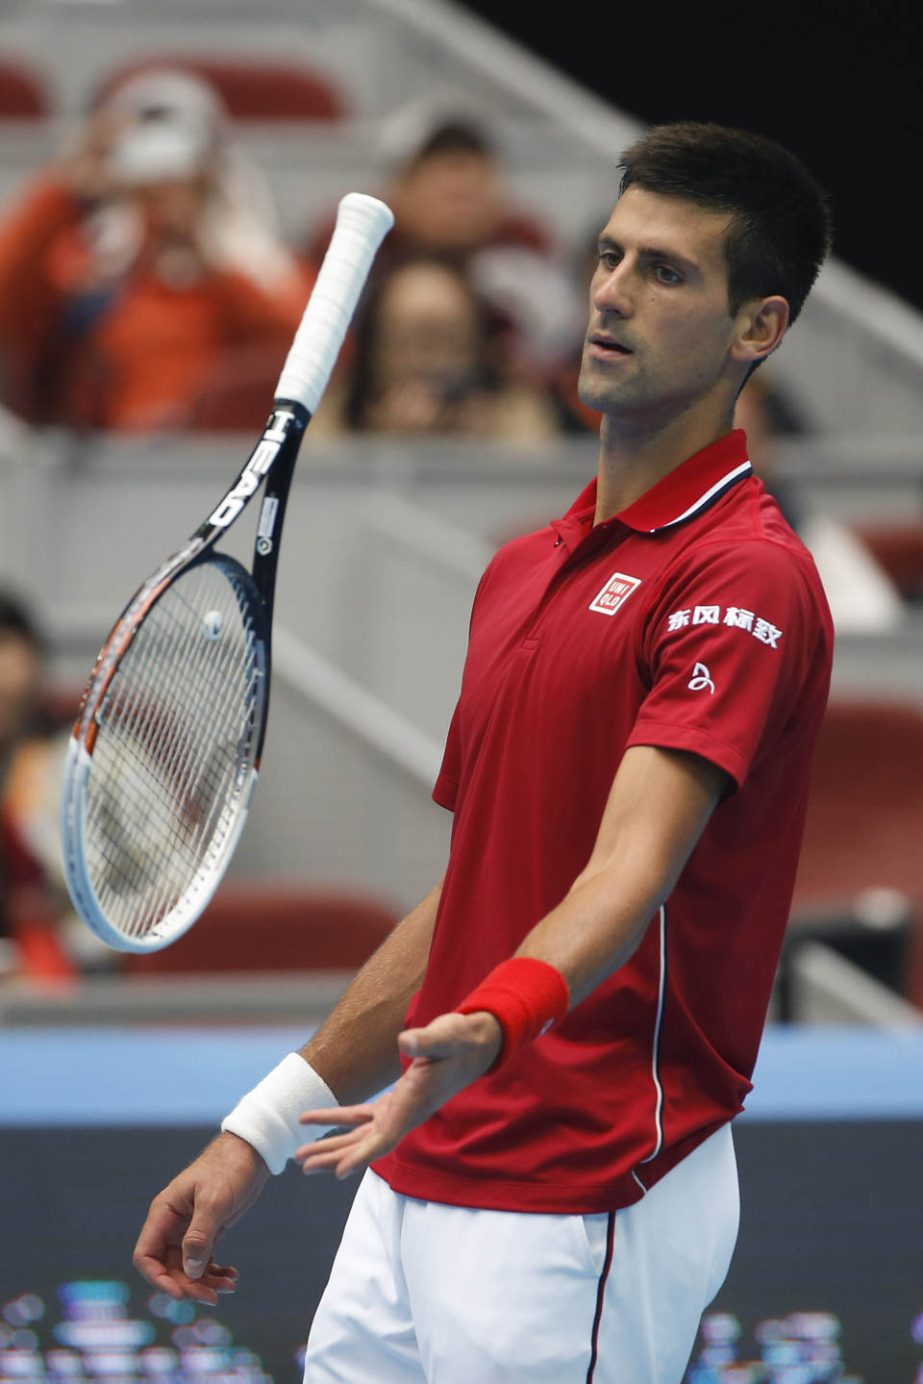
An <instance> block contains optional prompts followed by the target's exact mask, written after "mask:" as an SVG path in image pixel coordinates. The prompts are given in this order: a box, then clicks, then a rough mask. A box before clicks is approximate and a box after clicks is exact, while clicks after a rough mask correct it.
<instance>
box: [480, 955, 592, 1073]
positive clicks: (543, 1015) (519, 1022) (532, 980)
mask: <svg viewBox="0 0 923 1384" xmlns="http://www.w3.org/2000/svg"><path fill="white" fill-rule="evenodd" d="M569 1005H570V991H569V990H568V988H567V981H566V980H565V979H564V977H563V976H562V975H561V972H560V971H558V970H556V969H555V967H554V966H550V965H549V964H548V962H547V961H539V960H538V958H537V957H534V956H513V957H511V958H510V960H509V961H501V962H500V965H499V966H495V967H494V969H493V970H492V971H491V972H490V973H489V975H486V976H485V977H484V979H483V980H482V981H481V983H480V985H478V986H476V987H475V989H473V990H472V991H471V992H470V994H468V995H466V996H465V998H464V999H463V1000H462V1002H461V1004H457V1005H456V1006H455V1011H456V1013H457V1014H473V1013H475V1011H477V1010H486V1011H487V1013H488V1014H493V1016H494V1018H495V1019H496V1020H497V1022H498V1023H499V1025H500V1027H501V1028H502V1029H503V1046H502V1047H501V1049H500V1052H499V1054H498V1056H497V1060H496V1061H495V1062H494V1064H493V1066H492V1067H490V1068H489V1070H490V1071H492V1072H494V1071H496V1070H497V1068H498V1067H499V1066H501V1065H502V1064H503V1063H505V1062H507V1061H508V1060H509V1058H510V1057H512V1055H513V1053H515V1052H518V1051H519V1049H520V1048H521V1047H522V1046H523V1045H524V1044H525V1043H531V1042H532V1040H533V1038H540V1037H541V1035H542V1034H543V1033H547V1032H548V1030H549V1029H550V1028H553V1027H554V1025H555V1024H559V1023H560V1022H561V1020H562V1019H563V1018H564V1016H565V1015H566V1013H567V1010H568V1007H569Z"/></svg>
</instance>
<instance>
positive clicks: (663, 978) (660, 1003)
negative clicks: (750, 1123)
mask: <svg viewBox="0 0 923 1384" xmlns="http://www.w3.org/2000/svg"><path fill="white" fill-rule="evenodd" d="M659 931H660V983H659V985H658V987H657V1018H656V1020H655V1021H654V1044H653V1052H652V1054H651V1076H652V1077H653V1080H654V1090H655V1091H656V1092H657V1100H656V1103H655V1105H654V1128H655V1130H656V1142H655V1144H654V1151H653V1153H649V1154H648V1156H647V1158H642V1159H641V1162H642V1164H644V1163H650V1162H652V1161H653V1160H654V1159H655V1158H656V1157H657V1155H658V1153H659V1152H660V1150H661V1149H662V1148H663V1086H662V1085H661V1084H660V1030H661V1028H662V1026H663V1009H664V1002H665V1000H666V993H667V908H666V904H661V906H660V922H659ZM635 1180H636V1181H638V1182H640V1178H636V1179H635ZM641 1185H642V1186H643V1185H644V1184H643V1183H641Z"/></svg>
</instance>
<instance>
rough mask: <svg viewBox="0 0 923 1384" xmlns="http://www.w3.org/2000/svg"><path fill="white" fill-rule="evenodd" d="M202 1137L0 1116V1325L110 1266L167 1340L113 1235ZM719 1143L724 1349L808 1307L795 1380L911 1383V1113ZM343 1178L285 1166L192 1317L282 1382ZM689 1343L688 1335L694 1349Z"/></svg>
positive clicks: (43, 1334)
mask: <svg viewBox="0 0 923 1384" xmlns="http://www.w3.org/2000/svg"><path fill="white" fill-rule="evenodd" d="M209 1136H210V1131H209V1130H206V1129H201V1130H194V1129H169V1128H164V1127H157V1128H152V1129H139V1128H131V1129H113V1128H105V1129H93V1128H76V1129H44V1128H38V1127H37V1128H31V1129H5V1130H4V1131H3V1140H2V1147H0V1328H2V1325H3V1315H4V1304H7V1303H9V1301H10V1299H13V1298H15V1297H16V1296H17V1295H18V1294H20V1293H33V1294H38V1295H39V1296H40V1297H41V1298H42V1299H43V1301H44V1303H45V1304H46V1311H45V1315H44V1316H43V1317H42V1318H41V1319H40V1320H39V1321H37V1322H36V1323H35V1334H36V1336H37V1338H38V1345H39V1348H40V1349H41V1350H42V1351H48V1350H49V1349H51V1348H52V1347H53V1346H54V1345H55V1344H56V1333H55V1326H56V1323H57V1322H58V1319H59V1307H58V1303H57V1296H58V1289H59V1288H60V1285H62V1284H63V1283H66V1282H68V1281H73V1280H75V1279H78V1280H87V1279H91V1280H100V1279H103V1280H112V1279H115V1280H120V1281H121V1282H123V1283H124V1284H125V1285H126V1288H127V1289H128V1290H129V1292H130V1301H129V1304H128V1309H127V1315H128V1316H129V1317H132V1318H135V1319H139V1318H140V1319H141V1320H146V1321H149V1322H152V1323H153V1324H154V1325H156V1328H157V1333H158V1341H159V1343H160V1344H163V1345H168V1344H169V1343H170V1328H169V1327H168V1326H167V1325H166V1324H165V1323H164V1322H162V1321H158V1319H157V1318H155V1317H154V1316H152V1315H151V1312H150V1304H151V1298H152V1295H151V1290H150V1289H149V1288H146V1287H145V1285H144V1284H143V1282H142V1280H141V1279H140V1278H139V1277H138V1275H137V1274H135V1272H134V1271H133V1269H132V1268H131V1264H130V1255H131V1248H132V1245H133V1244H134V1240H135V1237H136V1235H137V1233H138V1228H139V1227H140V1225H141V1222H142V1220H143V1218H144V1213H145V1210H146V1206H147V1201H148V1197H149V1194H150V1190H151V1189H152V1188H154V1187H160V1186H163V1184H164V1183H165V1182H166V1180H167V1178H168V1177H169V1176H171V1175H172V1173H173V1172H174V1171H175V1170H176V1168H178V1167H180V1166H182V1165H183V1164H185V1163H186V1162H187V1161H188V1160H189V1159H190V1158H191V1157H192V1156H193V1155H194V1154H195V1153H196V1152H197V1151H198V1150H199V1149H200V1148H201V1147H202V1145H203V1143H204V1142H205V1141H206V1140H207V1139H208V1137H209ZM735 1142H736V1145H737V1156H738V1163H739V1167H740V1182H741V1199H742V1203H743V1210H742V1218H741V1229H740V1239H739V1242H738V1246H737V1251H736V1254H735V1256H734V1261H733V1264H732V1266H731V1271H730V1274H729V1277H728V1280H727V1283H726V1284H725V1286H724V1288H723V1289H722V1291H721V1293H720V1294H719V1296H718V1298H717V1299H716V1301H715V1303H714V1305H713V1307H712V1309H711V1310H712V1311H713V1312H727V1313H731V1314H733V1316H734V1317H736V1318H737V1319H738V1321H739V1323H740V1327H741V1332H742V1335H741V1341H740V1354H739V1357H738V1358H739V1359H740V1360H753V1359H759V1357H760V1353H761V1352H760V1348H759V1346H758V1345H757V1343H756V1338H757V1333H758V1328H759V1323H760V1322H765V1321H766V1319H767V1318H779V1317H787V1316H788V1315H789V1314H791V1313H814V1312H825V1313H833V1314H835V1316H836V1317H837V1318H838V1319H839V1321H840V1323H841V1335H840V1340H839V1342H838V1345H839V1349H840V1351H841V1352H842V1360H843V1364H844V1366H845V1371H844V1375H840V1374H837V1373H831V1372H830V1371H829V1370H828V1369H816V1370H813V1371H811V1372H809V1373H807V1374H805V1375H804V1378H805V1379H806V1380H816V1381H818V1382H819V1381H820V1380H822V1379H827V1380H829V1379H832V1378H844V1384H845V1380H846V1378H848V1379H849V1380H856V1381H858V1382H859V1384H912V1382H913V1380H915V1379H919V1378H921V1375H920V1374H919V1373H918V1371H919V1370H920V1369H921V1367H923V1203H921V1198H920V1167H921V1166H923V1120H906V1121H900V1120H874V1121H865V1122H849V1121H837V1122H821V1121H817V1122H815V1121H805V1122H801V1121H794V1122H791V1121H769V1122H767V1121H759V1120H750V1119H748V1118H747V1117H746V1116H744V1117H743V1118H742V1119H741V1120H740V1121H739V1122H738V1123H737V1126H736V1128H735ZM354 1190H355V1183H354V1182H351V1181H350V1182H346V1183H336V1182H333V1181H325V1180H323V1179H320V1178H311V1179H307V1180H305V1178H303V1177H302V1176H301V1174H300V1173H299V1172H298V1170H297V1169H296V1168H294V1167H293V1166H290V1167H289V1168H288V1170H287V1171H286V1172H285V1174H283V1176H281V1177H278V1178H273V1179H272V1180H271V1182H270V1184H269V1185H268V1186H267V1188H266V1190H265V1192H264V1194H263V1196H262V1198H261V1200H260V1204H259V1206H258V1207H256V1208H254V1210H253V1211H252V1212H251V1213H250V1214H249V1215H248V1216H246V1217H245V1218H244V1219H243V1220H242V1221H241V1223H240V1224H239V1225H237V1226H235V1227H234V1229H233V1230H232V1231H231V1232H230V1234H229V1235H228V1237H227V1240H226V1241H225V1242H224V1243H223V1245H222V1251H223V1257H224V1262H230V1263H234V1264H236V1265H237V1267H238V1268H239V1269H240V1274H241V1280H240V1289H239V1291H238V1293H237V1294H236V1295H235V1296H233V1297H229V1298H223V1299H222V1300H221V1305H220V1307H219V1308H218V1310H217V1312H212V1311H211V1310H210V1309H209V1310H206V1311H204V1312H203V1311H200V1312H199V1313H198V1314H197V1315H198V1317H199V1318H201V1319H205V1318H213V1319H214V1320H215V1321H217V1322H220V1323H222V1324H223V1325H224V1326H225V1328H226V1329H227V1331H228V1332H229V1333H230V1335H231V1337H232V1344H233V1345H234V1346H235V1347H246V1348H249V1349H250V1350H252V1351H254V1352H255V1353H256V1354H257V1355H258V1356H259V1358H260V1361H261V1362H262V1365H263V1367H264V1368H265V1370H266V1371H267V1373H268V1374H269V1375H271V1376H272V1378H273V1379H274V1380H275V1381H276V1384H298V1381H299V1379H300V1375H301V1371H300V1367H299V1365H298V1363H297V1362H296V1357H297V1354H298V1349H299V1346H300V1345H301V1344H302V1343H303V1342H304V1340H305V1337H306V1334H307V1327H308V1323H309V1322H310V1320H311V1317H312V1315H313V1312H314V1309H315V1307H316V1304H317V1302H318V1300H319V1297H320V1294H321V1291H322V1289H323V1285H324V1283H325V1281H326V1277H327V1273H328V1270H329V1267H330V1263H331V1260H332V1258H333V1254H334V1249H335V1246H336V1243H337V1240H338V1238H339V1233H340V1229H341V1226H342V1223H343V1221H344V1219H345V1217H346V1214H347V1210H348V1206H349V1203H350V1201H351V1198H352V1195H353V1193H354ZM914 1328H915V1329H914ZM701 1356H702V1346H701V1344H700V1345H699V1346H698V1347H697V1349H696V1351H695V1355H694V1359H695V1360H696V1361H699V1360H701ZM215 1368H216V1369H218V1370H220V1369H221V1368H222V1367H221V1365H220V1364H216V1366H215ZM123 1373H128V1371H124V1372H123ZM18 1377H21V1376H17V1375H16V1374H15V1372H12V1371H10V1372H7V1371H6V1370H5V1369H4V1365H3V1352H2V1350H0V1384H14V1381H15V1379H16V1378H18ZM715 1377H716V1376H715V1375H714V1374H711V1373H703V1374H701V1375H699V1376H698V1378H700V1379H705V1378H707V1379H709V1380H714V1379H715ZM722 1377H723V1372H722V1373H719V1374H718V1375H717V1378H718V1379H721V1378H722ZM761 1377H762V1375H761ZM799 1377H801V1376H799ZM689 1378H690V1380H695V1379H696V1371H694V1370H691V1371H690V1376H689ZM198 1384H209V1380H208V1377H206V1375H205V1374H202V1375H200V1376H198Z"/></svg>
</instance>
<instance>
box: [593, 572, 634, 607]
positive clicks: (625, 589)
mask: <svg viewBox="0 0 923 1384" xmlns="http://www.w3.org/2000/svg"><path fill="white" fill-rule="evenodd" d="M640 585H641V578H640V577H626V575H625V573H624V572H613V573H612V576H611V577H610V578H609V580H608V581H607V582H606V584H605V586H604V587H603V589H602V591H600V593H599V595H598V596H594V598H593V600H592V601H591V602H590V610H595V611H596V613H597V614H598V615H614V614H615V612H616V611H617V610H618V609H619V607H620V606H623V605H624V604H625V602H626V601H627V600H628V597H629V596H630V595H631V593H632V592H633V591H637V589H638V587H639V586H640Z"/></svg>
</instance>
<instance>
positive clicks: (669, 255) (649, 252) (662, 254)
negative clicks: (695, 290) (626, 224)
mask: <svg viewBox="0 0 923 1384" xmlns="http://www.w3.org/2000/svg"><path fill="white" fill-rule="evenodd" d="M596 244H597V248H598V249H599V250H600V251H603V250H623V249H624V247H623V246H622V245H621V244H620V243H619V242H618V241H617V240H616V239H615V237H614V236H611V235H605V234H603V235H601V236H600V237H599V239H598V240H597V242H596ZM638 253H639V255H640V256H641V258H642V259H644V260H648V261H651V260H668V261H669V262H670V263H671V264H676V265H678V266H679V267H680V268H682V269H685V270H687V271H688V272H689V273H690V274H701V272H702V269H701V266H700V265H698V264H696V262H695V260H691V259H687V258H686V256H685V255H681V254H679V252H678V251H676V250H666V249H662V248H661V247H659V246H657V245H645V246H642V248H641V249H640V250H639V251H638Z"/></svg>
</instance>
